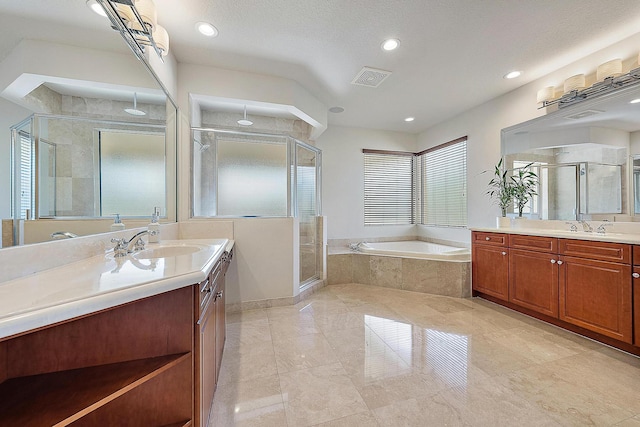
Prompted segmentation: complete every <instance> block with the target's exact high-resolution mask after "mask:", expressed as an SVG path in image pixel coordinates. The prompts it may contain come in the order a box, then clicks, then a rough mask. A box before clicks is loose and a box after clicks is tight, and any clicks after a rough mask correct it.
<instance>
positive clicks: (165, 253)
mask: <svg viewBox="0 0 640 427" xmlns="http://www.w3.org/2000/svg"><path fill="white" fill-rule="evenodd" d="M205 248H206V246H201V245H172V246H160V247H157V248H148V249H145V250H143V251H140V252H136V253H134V254H133V257H134V258H136V259H153V258H171V257H177V256H181V255H189V254H193V253H196V252H199V251H201V250H203V249H205Z"/></svg>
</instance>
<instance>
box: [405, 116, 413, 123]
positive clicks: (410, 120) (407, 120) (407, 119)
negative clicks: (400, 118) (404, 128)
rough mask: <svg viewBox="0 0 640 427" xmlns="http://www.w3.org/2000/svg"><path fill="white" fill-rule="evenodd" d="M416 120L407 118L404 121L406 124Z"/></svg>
mask: <svg viewBox="0 0 640 427" xmlns="http://www.w3.org/2000/svg"><path fill="white" fill-rule="evenodd" d="M415 119H416V118H415V117H407V118H406V119H404V121H405V122H412V121H414V120H415Z"/></svg>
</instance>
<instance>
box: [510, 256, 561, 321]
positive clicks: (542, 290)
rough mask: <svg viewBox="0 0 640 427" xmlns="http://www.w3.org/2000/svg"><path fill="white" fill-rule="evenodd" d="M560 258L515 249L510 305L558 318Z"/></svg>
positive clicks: (512, 262) (511, 265)
mask: <svg viewBox="0 0 640 427" xmlns="http://www.w3.org/2000/svg"><path fill="white" fill-rule="evenodd" d="M557 260H558V256H557V255H555V254H549V253H540V252H532V251H523V250H518V249H511V250H510V251H509V301H510V302H512V303H514V304H518V305H520V306H522V307H526V308H528V309H530V310H534V311H537V312H538V313H542V314H546V315H547V316H552V317H555V318H557V317H558V264H557Z"/></svg>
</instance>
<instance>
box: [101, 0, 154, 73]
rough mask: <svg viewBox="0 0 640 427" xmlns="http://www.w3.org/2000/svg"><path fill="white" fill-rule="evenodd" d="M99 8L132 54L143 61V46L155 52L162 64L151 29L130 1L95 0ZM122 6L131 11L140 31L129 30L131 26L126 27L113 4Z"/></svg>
mask: <svg viewBox="0 0 640 427" xmlns="http://www.w3.org/2000/svg"><path fill="white" fill-rule="evenodd" d="M96 1H97V2H98V4H100V6H102V8H103V9H104V11H105V12H106V14H107V16H108V17H109V20H110V21H111V24H112V28H113V29H114V30H116V31H118V32H119V33H120V34H121V35H122V37H123V38H124V40H125V41H126V42H127V44H128V45H129V48H130V49H131V50H132V51H133V53H134V54H135V55H136V57H138V59H140V60H141V61H144V46H151V47H153V50H155V51H156V53H157V54H158V57H159V58H160V61H162V62H164V58H163V56H162V51H161V50H160V48H159V47H158V45H157V44H156V41H155V40H154V39H153V31H152V30H151V28H149V27H148V26H147V24H145V22H144V20H143V19H142V16H141V15H140V12H138V9H136V7H135V5H134V4H133V1H132V0H96ZM116 3H118V4H122V5H125V6H128V7H130V8H131V10H132V11H133V14H134V16H135V18H136V21H138V22H137V24H138V25H139V26H140V28H141V29H140V30H138V29H135V28H131V25H127V24H126V23H125V21H124V20H123V19H122V17H121V16H120V14H119V13H118V11H117V9H116V6H115V4H116Z"/></svg>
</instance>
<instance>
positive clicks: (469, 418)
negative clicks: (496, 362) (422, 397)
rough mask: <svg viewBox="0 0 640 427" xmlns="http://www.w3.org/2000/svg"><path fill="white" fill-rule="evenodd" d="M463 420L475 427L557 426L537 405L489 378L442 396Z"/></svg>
mask: <svg viewBox="0 0 640 427" xmlns="http://www.w3.org/2000/svg"><path fill="white" fill-rule="evenodd" d="M439 396H441V397H442V398H443V400H444V401H445V402H446V403H447V404H449V405H450V406H451V407H452V408H454V410H455V412H456V413H457V414H458V415H459V417H460V419H461V420H462V421H463V422H465V423H467V424H469V425H473V426H509V427H512V426H557V425H558V423H557V422H556V421H554V420H553V419H551V418H549V417H548V416H547V414H546V413H545V412H544V411H542V410H541V409H539V408H538V407H537V406H536V405H535V403H533V402H530V401H529V400H528V399H526V398H523V397H520V396H518V395H516V394H514V393H513V392H512V391H511V390H509V389H508V388H506V387H503V386H502V385H500V383H499V382H497V381H494V380H493V379H491V378H489V379H487V380H485V381H477V382H469V383H468V384H467V385H466V386H465V387H456V388H451V389H448V390H445V391H443V392H442V393H440V394H439Z"/></svg>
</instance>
